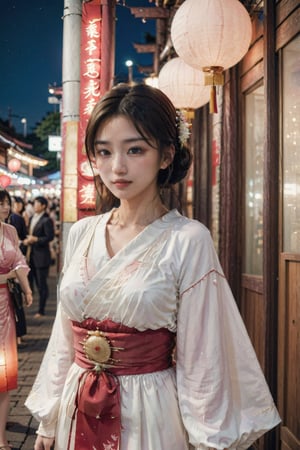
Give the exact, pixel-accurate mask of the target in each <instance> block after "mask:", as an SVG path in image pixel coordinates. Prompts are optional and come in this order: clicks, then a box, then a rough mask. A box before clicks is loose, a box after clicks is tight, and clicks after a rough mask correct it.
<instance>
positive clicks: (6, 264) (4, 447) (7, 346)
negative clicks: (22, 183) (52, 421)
mask: <svg viewBox="0 0 300 450" xmlns="http://www.w3.org/2000/svg"><path fill="white" fill-rule="evenodd" d="M10 208H11V198H10V195H9V193H8V191H6V190H5V189H0V351H1V359H0V360H1V363H0V449H1V450H8V449H10V448H11V447H10V445H9V444H8V442H7V437H6V423H7V416H8V410H9V392H10V391H11V390H12V389H16V388H17V377H18V355H17V344H16V329H15V316H14V314H15V313H14V308H13V303H12V300H11V297H10V293H9V290H8V286H7V280H8V279H10V278H16V279H17V280H18V281H19V283H20V285H21V288H22V290H23V292H24V295H25V301H26V305H27V306H30V305H31V304H32V292H31V289H30V285H29V282H28V278H27V274H28V271H29V267H28V265H27V264H26V260H25V257H24V255H23V254H22V253H21V251H20V248H19V238H18V235H17V232H16V229H15V228H14V227H13V226H12V225H9V224H7V223H5V220H7V218H8V216H9V213H10Z"/></svg>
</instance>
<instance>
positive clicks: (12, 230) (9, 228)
mask: <svg viewBox="0 0 300 450" xmlns="http://www.w3.org/2000/svg"><path fill="white" fill-rule="evenodd" d="M2 225H3V231H4V233H7V234H13V235H14V234H17V230H16V228H15V227H14V225H11V224H10V223H6V222H2Z"/></svg>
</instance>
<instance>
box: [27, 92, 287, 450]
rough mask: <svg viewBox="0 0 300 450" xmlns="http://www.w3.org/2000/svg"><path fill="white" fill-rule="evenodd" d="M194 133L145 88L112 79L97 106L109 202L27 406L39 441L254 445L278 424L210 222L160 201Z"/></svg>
mask: <svg viewBox="0 0 300 450" xmlns="http://www.w3.org/2000/svg"><path fill="white" fill-rule="evenodd" d="M187 135H188V130H187V125H186V123H185V122H184V120H183V118H182V117H181V115H180V114H178V113H176V110H175V108H174V106H173V105H172V103H171V102H170V100H169V99H168V98H167V97H166V96H165V95H164V94H163V93H162V92H161V91H159V90H158V89H155V88H151V87H150V86H146V85H134V86H127V85H120V86H117V87H115V88H113V89H112V90H111V91H109V92H108V93H106V94H105V95H104V96H103V97H102V98H101V100H100V101H99V103H98V104H97V105H96V106H95V108H94V110H93V112H92V114H91V117H90V120H89V123H88V126H87V130H86V149H87V153H88V156H89V158H90V160H91V162H92V165H93V166H94V167H95V176H96V179H97V186H100V188H101V194H102V195H101V199H100V200H101V201H102V209H103V210H106V211H107V212H105V213H102V214H100V215H97V216H94V217H87V218H84V219H82V220H79V221H78V222H77V223H75V224H74V225H73V226H72V228H71V230H70V233H69V236H68V242H67V246H66V251H65V260H64V267H63V271H62V272H63V274H62V280H61V284H60V288H59V299H60V301H59V303H58V308H57V315H56V319H55V322H54V326H53V330H52V334H51V337H50V341H49V344H48V347H47V350H46V353H45V356H44V359H43V362H42V365H41V368H40V371H39V373H38V375H37V379H36V381H35V383H34V385H33V388H32V390H31V393H30V394H29V397H28V398H27V400H26V403H25V404H26V406H27V407H28V408H29V410H30V411H31V413H32V414H33V416H34V417H35V418H36V420H38V421H39V422H40V425H39V428H38V431H37V433H38V437H37V439H36V443H35V446H34V449H35V450H49V449H50V448H51V446H52V445H53V442H54V441H55V449H56V450H66V449H68V450H74V449H80V450H90V449H97V450H100V449H101V450H102V449H105V448H106V449H110V450H116V449H118V450H188V449H189V447H190V445H191V446H193V448H195V449H197V450H208V449H218V450H221V449H222V450H224V449H237V448H240V449H246V448H248V447H249V446H250V445H251V444H252V443H253V441H255V440H256V439H258V438H259V437H260V436H261V435H262V434H263V433H265V432H266V431H267V430H269V429H271V428H273V427H275V426H276V425H277V424H278V423H279V422H280V418H279V415H278V412H277V409H276V407H275V405H274V402H273V399H272V396H271V394H270V392H269V389H268V386H267V384H266V381H265V378H264V376H263V373H262V371H261V368H260V366H259V363H258V361H257V358H256V355H255V352H254V349H253V347H252V345H251V342H250V339H249V337H248V335H247V332H246V328H245V326H244V324H243V322H242V318H241V316H240V314H239V312H238V308H237V306H236V303H235V300H234V298H233V296H232V293H231V291H230V288H229V286H228V283H227V281H226V279H225V276H224V274H223V271H222V268H221V266H220V263H219V260H218V257H217V254H216V252H215V249H214V246H213V243H212V239H211V236H210V233H209V231H208V229H207V228H205V226H204V225H202V224H201V223H199V222H198V221H196V220H192V219H189V218H187V217H184V216H182V215H181V214H180V213H179V211H178V210H177V209H172V210H169V209H168V207H167V205H166V204H164V202H163V201H162V197H161V189H165V188H166V187H171V186H172V185H175V184H176V183H178V182H179V181H181V180H183V179H184V177H185V176H186V174H187V172H188V170H189V167H190V164H191V155H190V152H189V150H188V148H187V147H186V146H185V141H186V138H187ZM104 201H105V204H104ZM116 203H118V204H119V206H118V207H113V208H111V205H113V204H116ZM175 342H176V353H175V361H174V360H173V355H174V347H175ZM45 380H47V381H45Z"/></svg>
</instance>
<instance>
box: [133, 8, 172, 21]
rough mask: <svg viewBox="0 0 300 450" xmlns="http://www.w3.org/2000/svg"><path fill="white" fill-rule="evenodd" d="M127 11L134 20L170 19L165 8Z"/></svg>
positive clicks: (168, 12)
mask: <svg viewBox="0 0 300 450" xmlns="http://www.w3.org/2000/svg"><path fill="white" fill-rule="evenodd" d="M129 9H130V12H131V14H133V15H134V17H135V18H136V19H168V18H169V17H170V11H169V10H168V9H165V8H159V7H156V8H151V7H150V8H142V7H130V8H129Z"/></svg>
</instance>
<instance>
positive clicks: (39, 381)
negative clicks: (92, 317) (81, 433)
mask: <svg viewBox="0 0 300 450" xmlns="http://www.w3.org/2000/svg"><path fill="white" fill-rule="evenodd" d="M73 360H74V351H73V336H72V328H71V322H70V320H69V319H68V317H67V316H66V314H65V313H64V311H63V310H62V307H61V304H60V303H59V304H58V307H57V313H56V317H55V321H54V324H53V328H52V332H51V336H50V340H49V343H48V346H47V349H46V352H45V354H44V357H43V361H42V363H41V366H40V369H39V372H38V375H37V377H36V379H35V382H34V384H33V387H32V389H31V392H30V394H29V396H28V397H27V400H26V402H25V406H26V407H27V408H28V409H29V410H30V412H31V414H32V415H33V417H34V418H35V419H36V420H37V421H38V422H40V426H39V430H38V432H39V434H42V435H43V436H46V437H54V435H55V428H56V423H57V416H58V410H59V406H60V399H61V395H62V391H63V388H64V384H65V380H66V375H67V373H68V370H69V368H70V366H71V364H72V362H73Z"/></svg>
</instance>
